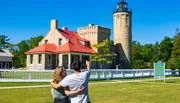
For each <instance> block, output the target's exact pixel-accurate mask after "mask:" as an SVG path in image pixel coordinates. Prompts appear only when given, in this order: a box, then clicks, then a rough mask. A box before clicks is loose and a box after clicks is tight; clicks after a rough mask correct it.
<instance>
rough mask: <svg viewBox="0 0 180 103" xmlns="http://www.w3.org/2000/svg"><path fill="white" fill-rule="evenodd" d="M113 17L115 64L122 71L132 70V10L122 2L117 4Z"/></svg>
mask: <svg viewBox="0 0 180 103" xmlns="http://www.w3.org/2000/svg"><path fill="white" fill-rule="evenodd" d="M113 16H114V44H115V45H116V48H117V49H116V53H117V64H120V68H122V69H131V68H132V10H131V9H129V8H128V3H126V2H125V1H124V0H122V1H121V2H119V3H118V4H117V9H116V10H115V11H114V13H113Z"/></svg>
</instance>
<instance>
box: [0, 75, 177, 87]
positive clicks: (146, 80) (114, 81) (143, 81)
mask: <svg viewBox="0 0 180 103" xmlns="http://www.w3.org/2000/svg"><path fill="white" fill-rule="evenodd" d="M178 78H180V77H171V78H166V79H178ZM148 81H154V79H144V80H123V81H121V80H112V82H94V83H89V84H90V85H93V84H116V83H129V82H142V83H156V84H175V85H180V84H177V83H158V82H148ZM43 87H50V85H35V86H12V87H0V89H19V88H43Z"/></svg>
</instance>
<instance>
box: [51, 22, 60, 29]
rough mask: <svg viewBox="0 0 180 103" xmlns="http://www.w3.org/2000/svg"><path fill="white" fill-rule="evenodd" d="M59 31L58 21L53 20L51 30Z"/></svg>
mask: <svg viewBox="0 0 180 103" xmlns="http://www.w3.org/2000/svg"><path fill="white" fill-rule="evenodd" d="M53 29H58V20H51V30H53Z"/></svg>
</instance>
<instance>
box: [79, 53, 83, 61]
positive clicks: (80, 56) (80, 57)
mask: <svg viewBox="0 0 180 103" xmlns="http://www.w3.org/2000/svg"><path fill="white" fill-rule="evenodd" d="M79 59H80V61H81V62H82V55H81V54H80V55H79Z"/></svg>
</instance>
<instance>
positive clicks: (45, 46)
mask: <svg viewBox="0 0 180 103" xmlns="http://www.w3.org/2000/svg"><path fill="white" fill-rule="evenodd" d="M57 48H58V47H57V46H56V45H55V44H48V43H44V44H41V45H39V46H38V47H35V48H34V49H31V50H29V51H27V52H25V54H29V53H37V52H53V51H54V50H56V49H57Z"/></svg>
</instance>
